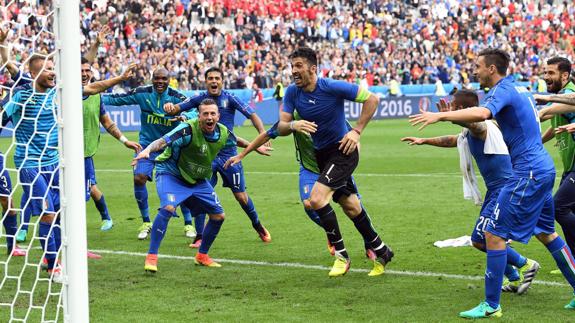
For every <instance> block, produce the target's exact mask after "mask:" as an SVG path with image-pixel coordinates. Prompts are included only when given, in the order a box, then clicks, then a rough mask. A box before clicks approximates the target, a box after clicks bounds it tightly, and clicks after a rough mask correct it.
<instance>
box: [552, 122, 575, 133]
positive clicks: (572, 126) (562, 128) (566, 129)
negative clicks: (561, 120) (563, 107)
mask: <svg viewBox="0 0 575 323" xmlns="http://www.w3.org/2000/svg"><path fill="white" fill-rule="evenodd" d="M562 132H568V133H574V132H575V123H570V124H568V125H564V126H560V127H557V128H556V129H555V133H562Z"/></svg>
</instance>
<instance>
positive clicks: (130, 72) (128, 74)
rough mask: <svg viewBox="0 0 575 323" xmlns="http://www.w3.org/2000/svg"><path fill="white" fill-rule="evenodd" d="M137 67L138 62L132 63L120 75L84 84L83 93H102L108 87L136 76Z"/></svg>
mask: <svg viewBox="0 0 575 323" xmlns="http://www.w3.org/2000/svg"><path fill="white" fill-rule="evenodd" d="M136 68H138V64H135V63H133V64H130V65H129V66H128V68H127V69H126V70H125V71H124V73H122V75H120V76H116V77H112V78H110V79H107V80H103V81H98V82H94V83H90V84H88V85H86V86H84V88H83V90H82V94H83V95H94V94H98V93H102V92H104V91H106V90H107V89H109V88H111V87H113V86H115V85H116V84H119V83H122V82H124V81H127V80H129V79H131V78H132V77H134V75H136Z"/></svg>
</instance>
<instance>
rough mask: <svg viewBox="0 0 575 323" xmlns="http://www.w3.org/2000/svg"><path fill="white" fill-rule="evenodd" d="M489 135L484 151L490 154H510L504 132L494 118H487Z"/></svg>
mask: <svg viewBox="0 0 575 323" xmlns="http://www.w3.org/2000/svg"><path fill="white" fill-rule="evenodd" d="M485 124H486V125H487V137H486V138H485V145H484V146H483V152H484V153H486V154H489V155H509V150H508V149H507V145H506V144H505V141H504V140H503V134H502V133H501V130H499V127H498V126H497V124H496V123H495V122H494V121H493V120H486V121H485Z"/></svg>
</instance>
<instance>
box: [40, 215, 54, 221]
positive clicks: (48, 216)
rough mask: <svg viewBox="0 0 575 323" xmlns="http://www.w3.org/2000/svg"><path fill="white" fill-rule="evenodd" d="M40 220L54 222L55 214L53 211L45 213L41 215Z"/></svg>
mask: <svg viewBox="0 0 575 323" xmlns="http://www.w3.org/2000/svg"><path fill="white" fill-rule="evenodd" d="M40 222H44V223H54V214H53V213H47V214H43V215H42V216H40Z"/></svg>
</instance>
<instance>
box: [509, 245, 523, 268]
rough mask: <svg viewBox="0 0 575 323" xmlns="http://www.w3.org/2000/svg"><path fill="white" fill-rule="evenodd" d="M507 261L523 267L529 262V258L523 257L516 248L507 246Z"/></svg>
mask: <svg viewBox="0 0 575 323" xmlns="http://www.w3.org/2000/svg"><path fill="white" fill-rule="evenodd" d="M507 263H508V264H510V265H513V266H515V267H517V268H521V267H523V266H525V264H526V263H527V258H525V257H523V256H522V255H521V254H520V253H519V252H517V251H515V249H513V248H511V247H509V246H507Z"/></svg>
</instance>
